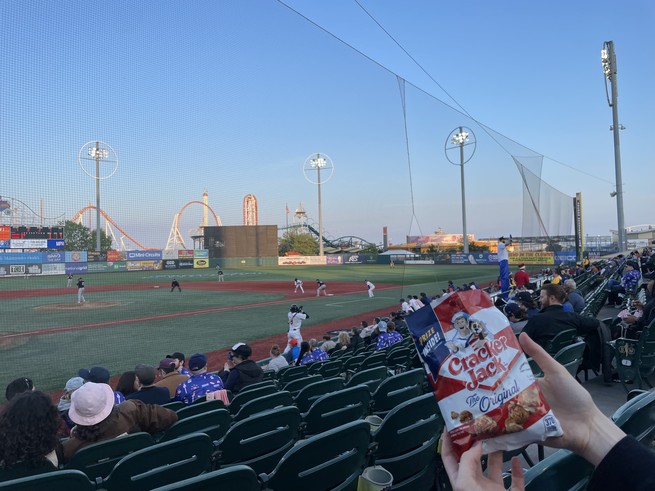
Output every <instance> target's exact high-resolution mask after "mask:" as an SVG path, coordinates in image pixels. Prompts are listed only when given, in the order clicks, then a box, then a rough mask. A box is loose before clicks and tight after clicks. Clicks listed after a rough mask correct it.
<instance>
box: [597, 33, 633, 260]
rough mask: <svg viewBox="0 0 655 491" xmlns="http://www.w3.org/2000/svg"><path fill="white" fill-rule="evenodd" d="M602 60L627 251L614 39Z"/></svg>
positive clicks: (618, 211) (618, 210)
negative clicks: (608, 92)
mask: <svg viewBox="0 0 655 491" xmlns="http://www.w3.org/2000/svg"><path fill="white" fill-rule="evenodd" d="M600 62H601V64H602V65H603V73H604V74H605V93H606V95H607V103H608V104H609V106H610V107H611V108H612V126H610V130H611V131H612V132H613V134H614V173H615V175H616V215H617V221H618V229H619V230H618V232H619V237H618V241H619V251H625V250H626V249H627V248H628V244H627V241H626V235H625V220H624V216H623V178H622V177H621V141H620V138H619V131H620V130H622V129H625V127H624V126H623V125H622V124H619V101H618V98H619V85H618V74H617V68H616V53H614V41H605V43H604V44H603V49H602V50H601V52H600ZM608 80H609V81H610V92H611V96H610V95H609V94H607V81H608Z"/></svg>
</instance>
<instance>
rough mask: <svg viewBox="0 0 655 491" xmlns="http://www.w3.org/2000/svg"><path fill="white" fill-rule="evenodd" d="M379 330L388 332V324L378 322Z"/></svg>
mask: <svg viewBox="0 0 655 491" xmlns="http://www.w3.org/2000/svg"><path fill="white" fill-rule="evenodd" d="M378 329H379V330H380V332H387V323H386V322H384V321H380V322H378Z"/></svg>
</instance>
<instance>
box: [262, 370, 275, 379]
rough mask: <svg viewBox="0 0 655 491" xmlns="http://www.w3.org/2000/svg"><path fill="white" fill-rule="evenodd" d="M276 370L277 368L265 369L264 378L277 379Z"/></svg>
mask: <svg viewBox="0 0 655 491" xmlns="http://www.w3.org/2000/svg"><path fill="white" fill-rule="evenodd" d="M275 375H276V372H275V370H264V378H263V380H275Z"/></svg>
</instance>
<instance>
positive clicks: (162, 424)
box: [63, 382, 177, 462]
mask: <svg viewBox="0 0 655 491" xmlns="http://www.w3.org/2000/svg"><path fill="white" fill-rule="evenodd" d="M68 417H69V418H70V419H71V421H72V422H73V423H75V425H76V426H74V427H73V429H72V430H71V437H70V439H68V440H66V441H65V442H64V443H63V449H64V462H68V461H69V460H70V459H71V457H72V456H73V455H74V454H75V452H77V451H78V450H79V449H80V448H83V447H86V446H87V445H91V444H92V443H96V442H99V441H102V440H109V439H111V438H116V437H117V436H121V435H126V434H128V433H134V432H138V431H145V432H148V433H150V434H154V433H159V432H160V431H164V430H165V429H167V428H168V427H169V426H171V425H172V424H173V423H175V422H176V421H177V413H176V412H175V411H171V410H170V409H166V408H163V407H161V406H158V405H156V404H144V403H143V402H141V401H135V400H130V401H125V402H123V403H122V404H119V405H118V406H115V405H114V391H113V390H112V388H111V387H110V386H109V385H107V384H96V383H94V382H87V383H85V384H84V385H83V386H82V387H80V388H79V389H77V390H76V391H75V392H73V395H72V396H71V405H70V408H69V409H68Z"/></svg>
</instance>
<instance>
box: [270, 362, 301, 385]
mask: <svg viewBox="0 0 655 491" xmlns="http://www.w3.org/2000/svg"><path fill="white" fill-rule="evenodd" d="M307 375H308V370H307V365H300V366H295V365H289V366H288V367H284V368H280V370H278V372H277V375H276V377H275V378H276V380H277V383H278V385H279V386H280V387H284V386H285V385H286V384H288V383H289V382H291V381H292V380H296V379H299V378H303V377H306V376H307Z"/></svg>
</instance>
